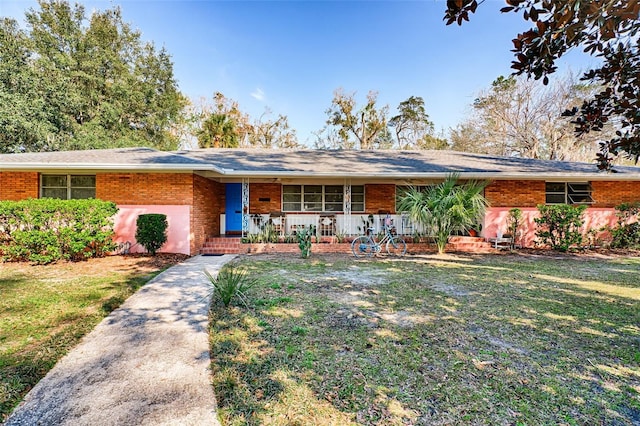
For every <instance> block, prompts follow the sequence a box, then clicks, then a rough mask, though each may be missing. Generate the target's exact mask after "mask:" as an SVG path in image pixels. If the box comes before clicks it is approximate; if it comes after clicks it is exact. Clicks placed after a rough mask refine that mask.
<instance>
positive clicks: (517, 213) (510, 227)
mask: <svg viewBox="0 0 640 426" xmlns="http://www.w3.org/2000/svg"><path fill="white" fill-rule="evenodd" d="M521 226H522V210H520V209H519V208H513V209H511V210H509V215H508V216H507V232H508V233H509V234H511V249H512V250H514V249H515V248H516V245H518V237H519V235H520V227H521ZM520 243H521V242H520Z"/></svg>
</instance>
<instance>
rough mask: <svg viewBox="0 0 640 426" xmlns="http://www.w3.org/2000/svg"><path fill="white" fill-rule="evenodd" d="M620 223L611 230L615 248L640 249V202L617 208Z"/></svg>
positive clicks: (612, 243) (612, 245) (624, 204)
mask: <svg viewBox="0 0 640 426" xmlns="http://www.w3.org/2000/svg"><path fill="white" fill-rule="evenodd" d="M616 216H617V217H618V223H617V226H616V227H615V228H613V229H612V230H611V236H612V237H613V241H612V242H611V247H614V248H640V202H636V203H623V204H620V205H618V206H616Z"/></svg>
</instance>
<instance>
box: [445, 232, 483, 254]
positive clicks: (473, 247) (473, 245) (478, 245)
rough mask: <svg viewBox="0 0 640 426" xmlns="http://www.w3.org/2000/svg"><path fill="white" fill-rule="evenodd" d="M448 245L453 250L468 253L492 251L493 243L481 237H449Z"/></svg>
mask: <svg viewBox="0 0 640 426" xmlns="http://www.w3.org/2000/svg"><path fill="white" fill-rule="evenodd" d="M448 246H449V247H451V249H452V250H453V251H462V252H468V253H483V252H484V253H487V252H492V251H494V248H493V244H491V243H490V242H488V241H485V240H484V238H482V237H461V236H454V237H449V244H448Z"/></svg>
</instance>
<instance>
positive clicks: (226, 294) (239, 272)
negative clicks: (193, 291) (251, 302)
mask: <svg viewBox="0 0 640 426" xmlns="http://www.w3.org/2000/svg"><path fill="white" fill-rule="evenodd" d="M204 274H205V276H206V277H207V278H208V279H209V282H210V283H211V287H212V291H213V296H215V297H216V298H217V299H220V301H221V302H222V304H223V305H224V306H229V305H230V304H231V302H232V301H233V300H234V299H239V300H240V301H241V302H242V303H243V304H244V305H245V306H247V294H246V292H247V290H249V289H250V288H251V287H253V286H255V285H256V280H254V279H251V278H249V276H248V274H247V271H246V269H243V268H240V267H237V266H234V265H225V266H223V267H222V269H221V270H220V272H219V273H218V275H217V276H216V277H213V275H211V274H210V273H209V271H207V270H205V271H204Z"/></svg>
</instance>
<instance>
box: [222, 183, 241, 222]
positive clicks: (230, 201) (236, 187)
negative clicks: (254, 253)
mask: <svg viewBox="0 0 640 426" xmlns="http://www.w3.org/2000/svg"><path fill="white" fill-rule="evenodd" d="M225 198H226V202H225V232H226V233H241V232H242V184H241V183H228V184H226V192H225Z"/></svg>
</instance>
